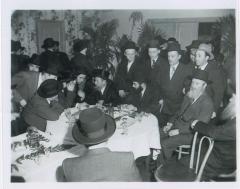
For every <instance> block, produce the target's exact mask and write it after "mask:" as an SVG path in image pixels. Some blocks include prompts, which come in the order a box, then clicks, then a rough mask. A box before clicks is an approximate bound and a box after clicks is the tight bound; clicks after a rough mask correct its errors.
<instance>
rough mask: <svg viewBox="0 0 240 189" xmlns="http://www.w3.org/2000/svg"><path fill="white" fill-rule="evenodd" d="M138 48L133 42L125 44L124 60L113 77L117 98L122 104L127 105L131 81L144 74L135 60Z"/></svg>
mask: <svg viewBox="0 0 240 189" xmlns="http://www.w3.org/2000/svg"><path fill="white" fill-rule="evenodd" d="M137 51H138V47H137V46H136V44H135V43H134V42H133V41H129V42H127V43H126V45H125V47H124V55H125V56H126V59H124V60H123V61H122V62H121V63H120V64H119V66H118V68H117V72H116V76H115V84H116V86H117V89H118V93H119V96H120V97H121V99H122V103H127V101H128V100H127V98H128V97H127V96H128V94H129V92H131V90H133V88H132V81H133V79H134V78H135V77H136V75H137V74H139V73H144V69H143V68H142V67H143V66H142V64H140V62H139V60H138V59H137V57H136V55H137Z"/></svg>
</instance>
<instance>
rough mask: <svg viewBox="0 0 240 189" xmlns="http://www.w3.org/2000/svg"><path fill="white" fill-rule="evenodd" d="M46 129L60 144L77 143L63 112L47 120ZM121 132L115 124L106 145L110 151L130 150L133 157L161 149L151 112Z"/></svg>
mask: <svg viewBox="0 0 240 189" xmlns="http://www.w3.org/2000/svg"><path fill="white" fill-rule="evenodd" d="M46 131H47V132H50V133H54V134H53V136H54V137H55V138H56V140H57V141H58V142H59V143H60V144H77V143H76V142H75V140H74V139H73V137H72V126H69V120H68V119H67V118H66V116H65V114H64V113H63V114H62V115H61V116H60V119H59V120H58V121H48V123H47V129H46ZM121 133H122V129H120V128H119V126H118V124H117V129H116V131H115V133H114V134H113V136H112V137H111V138H109V140H108V141H107V145H106V147H108V148H109V149H110V150H112V151H123V152H127V151H131V152H133V154H134V157H135V159H137V158H138V157H140V156H147V155H149V154H150V148H154V149H161V146H160V134H159V129H158V120H157V118H156V117H155V116H154V115H152V114H147V116H144V117H143V118H142V120H141V121H137V122H135V123H134V124H133V125H131V126H129V127H128V132H127V134H126V135H125V134H124V135H123V134H121Z"/></svg>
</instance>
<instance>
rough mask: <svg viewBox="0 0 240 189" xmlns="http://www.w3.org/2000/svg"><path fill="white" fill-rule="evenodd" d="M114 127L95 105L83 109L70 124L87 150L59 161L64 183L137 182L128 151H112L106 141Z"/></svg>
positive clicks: (78, 140) (137, 172)
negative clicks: (73, 122) (77, 155)
mask: <svg viewBox="0 0 240 189" xmlns="http://www.w3.org/2000/svg"><path fill="white" fill-rule="evenodd" d="M115 129H116V125H115V121H114V119H113V118H112V117H110V116H109V115H106V114H104V113H103V112H102V111H101V110H99V109H97V108H89V109H86V110H83V111H82V112H81V113H80V115H79V121H78V122H77V124H76V125H75V126H74V127H73V130H72V135H73V138H74V139H75V140H76V142H78V143H80V144H83V145H85V146H86V147H88V150H87V152H86V153H85V154H84V155H82V156H80V157H76V158H68V159H65V160H64V161H63V163H62V169H63V174H64V177H65V181H67V182H137V181H141V177H140V175H139V171H138V169H137V167H136V164H135V161H134V156H133V153H132V152H112V151H110V150H109V149H108V148H107V147H106V143H105V142H106V141H107V140H108V138H110V137H111V136H112V135H113V134H114V132H115Z"/></svg>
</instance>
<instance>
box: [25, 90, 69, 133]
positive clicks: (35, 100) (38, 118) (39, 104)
mask: <svg viewBox="0 0 240 189" xmlns="http://www.w3.org/2000/svg"><path fill="white" fill-rule="evenodd" d="M70 96H72V92H68V96H67V97H65V95H64V94H63V93H59V95H58V102H55V103H52V104H51V105H50V104H49V103H48V101H47V99H45V98H42V97H40V96H39V95H38V94H37V93H36V94H35V95H34V96H33V97H32V98H31V100H30V101H29V102H28V103H27V105H26V107H24V109H23V112H22V115H21V116H22V117H23V119H24V120H25V122H26V123H27V124H28V125H30V126H35V127H36V128H37V129H39V130H41V131H45V130H46V125H47V120H50V121H56V120H58V118H59V116H60V115H61V113H62V112H63V111H64V108H68V107H69V105H70V104H71V103H72V101H73V98H72V97H73V96H72V97H70Z"/></svg>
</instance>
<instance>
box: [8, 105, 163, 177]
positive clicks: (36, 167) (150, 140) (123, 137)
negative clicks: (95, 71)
mask: <svg viewBox="0 0 240 189" xmlns="http://www.w3.org/2000/svg"><path fill="white" fill-rule="evenodd" d="M123 107H124V108H121V107H118V108H117V107H115V108H114V109H113V110H114V111H113V112H112V113H111V116H112V117H113V118H114V119H115V120H116V121H115V122H116V130H115V132H114V134H113V135H112V136H111V137H110V138H109V139H108V141H107V142H105V143H104V147H108V148H109V149H110V150H111V151H122V152H129V151H131V152H133V154H134V158H135V159H137V158H138V157H141V156H148V155H149V154H150V149H151V148H152V149H156V151H158V150H160V149H161V145H160V134H159V129H158V120H157V118H156V117H155V116H154V115H152V114H148V113H137V112H136V110H135V109H132V110H131V111H128V106H126V105H125V106H123ZM80 111H81V110H79V109H78V108H72V109H70V110H69V109H68V110H67V111H65V112H63V113H62V114H61V116H60V117H59V119H58V120H57V121H48V122H47V127H46V131H45V132H41V131H38V133H39V134H40V135H41V138H42V139H43V140H42V141H40V144H41V146H42V148H43V150H42V151H43V152H42V153H41V152H40V153H39V154H36V152H35V153H34V149H31V148H30V147H29V146H28V145H27V144H26V141H27V137H28V133H23V134H21V135H18V136H16V137H12V146H13V148H12V160H11V162H12V165H11V168H12V175H15V176H22V177H24V179H25V181H26V182H56V181H58V180H59V178H58V170H59V167H60V166H61V164H62V161H63V160H64V159H65V158H71V157H77V156H80V155H82V154H83V153H84V148H83V145H81V144H78V143H77V142H75V140H74V139H73V137H72V128H73V126H74V124H76V123H75V122H76V120H77V115H79V112H80ZM69 114H70V115H71V114H72V115H74V116H72V117H71V116H70V117H69ZM71 118H74V119H71ZM16 144H17V145H16ZM19 144H20V145H19Z"/></svg>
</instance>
